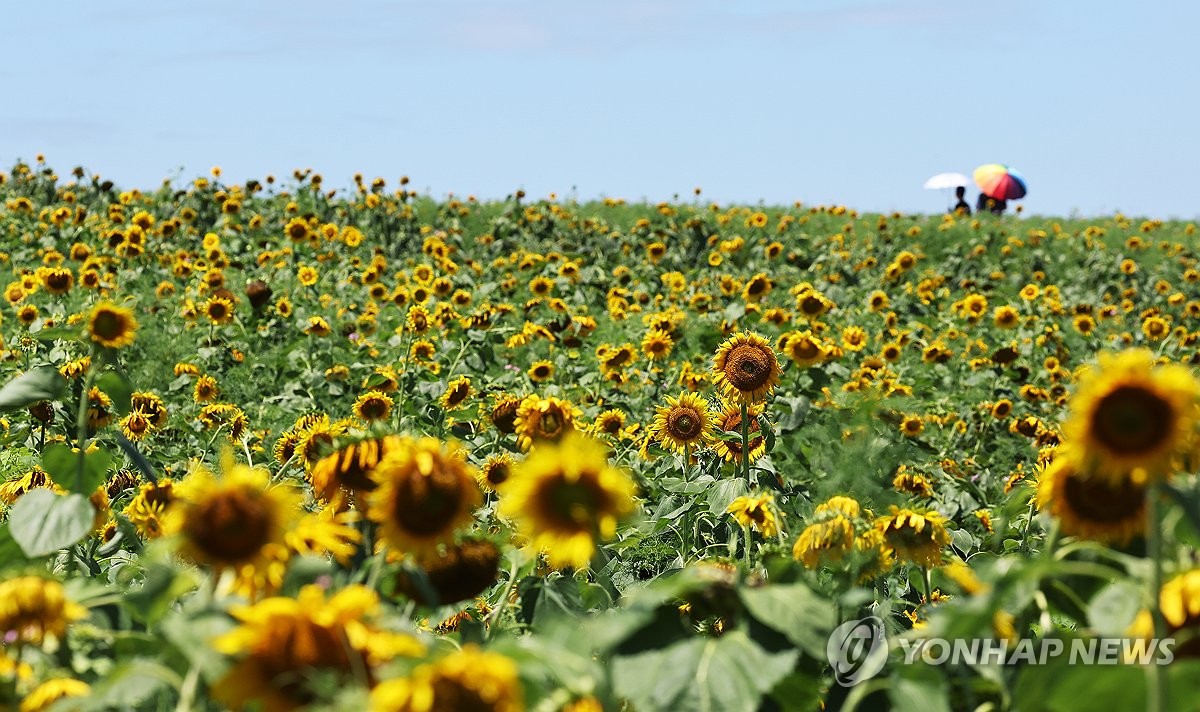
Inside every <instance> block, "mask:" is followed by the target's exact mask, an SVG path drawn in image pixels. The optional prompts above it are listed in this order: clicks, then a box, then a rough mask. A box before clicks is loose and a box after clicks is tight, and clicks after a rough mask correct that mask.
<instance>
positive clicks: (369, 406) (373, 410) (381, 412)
mask: <svg viewBox="0 0 1200 712" xmlns="http://www.w3.org/2000/svg"><path fill="white" fill-rule="evenodd" d="M387 410H388V407H387V403H385V402H384V401H383V399H382V398H368V399H367V400H365V401H363V404H362V414H363V417H364V418H367V419H368V420H378V419H379V418H382V417H383V416H385V415H387Z"/></svg>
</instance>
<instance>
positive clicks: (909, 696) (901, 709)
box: [888, 665, 1034, 712]
mask: <svg viewBox="0 0 1200 712" xmlns="http://www.w3.org/2000/svg"><path fill="white" fill-rule="evenodd" d="M891 683H892V684H891V685H889V686H888V701H889V702H890V703H891V707H890V709H893V710H897V711H898V712H950V700H949V699H948V698H947V693H948V692H949V686H948V685H947V680H946V679H945V677H944V676H943V673H942V672H941V670H939V669H938V668H935V667H932V666H929V665H901V666H898V669H897V670H896V673H895V674H894V675H892V679H891ZM1030 709H1034V708H1030Z"/></svg>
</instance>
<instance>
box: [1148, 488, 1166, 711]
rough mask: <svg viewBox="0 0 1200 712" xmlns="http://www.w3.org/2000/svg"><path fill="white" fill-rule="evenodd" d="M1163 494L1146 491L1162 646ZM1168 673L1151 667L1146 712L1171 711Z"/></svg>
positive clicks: (1154, 612)
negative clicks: (1161, 510)
mask: <svg viewBox="0 0 1200 712" xmlns="http://www.w3.org/2000/svg"><path fill="white" fill-rule="evenodd" d="M1161 491H1162V488H1161V485H1159V483H1157V482H1156V483H1153V484H1151V485H1150V486H1149V487H1147V488H1146V555H1147V556H1149V557H1150V615H1151V617H1152V618H1153V620H1154V639H1155V642H1156V643H1158V644H1160V645H1161V641H1162V640H1163V639H1165V638H1166V637H1167V622H1166V619H1164V618H1163V613H1162V605H1161V592H1162V579H1163V571H1162V530H1161V528H1160V526H1159V524H1160V522H1159V502H1158V500H1159V494H1160V492H1161ZM1166 673H1167V671H1166V668H1165V667H1164V666H1162V665H1151V666H1150V668H1149V675H1150V680H1149V684H1148V685H1147V689H1146V693H1147V694H1146V709H1147V710H1148V711H1149V712H1163V711H1164V710H1167V709H1169V707H1170V706H1169V704H1168V702H1167V699H1168V691H1167V674H1166Z"/></svg>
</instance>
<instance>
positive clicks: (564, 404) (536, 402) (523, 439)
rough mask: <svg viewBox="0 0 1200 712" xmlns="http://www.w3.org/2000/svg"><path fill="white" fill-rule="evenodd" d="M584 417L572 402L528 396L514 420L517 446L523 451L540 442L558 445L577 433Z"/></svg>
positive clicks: (522, 402)
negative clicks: (576, 429)
mask: <svg viewBox="0 0 1200 712" xmlns="http://www.w3.org/2000/svg"><path fill="white" fill-rule="evenodd" d="M493 412H494V411H493ZM581 415H582V413H581V412H580V410H579V408H577V407H576V406H575V405H574V404H572V403H571V402H570V401H565V400H563V399H561V398H555V397H553V396H550V397H546V398H542V397H541V396H528V397H526V398H525V399H524V400H522V401H521V403H520V405H518V406H517V414H516V418H515V419H514V420H513V428H514V431H515V432H516V433H517V443H518V444H519V445H520V446H521V449H522V450H528V449H529V448H530V447H531V446H533V444H534V443H536V442H539V441H543V440H544V441H549V442H558V441H559V440H561V439H562V438H563V436H565V435H566V434H567V433H570V432H573V431H574V430H575V421H577V420H578V419H579V417H580V416H581Z"/></svg>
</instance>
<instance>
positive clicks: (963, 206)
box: [950, 185, 971, 215]
mask: <svg viewBox="0 0 1200 712" xmlns="http://www.w3.org/2000/svg"><path fill="white" fill-rule="evenodd" d="M966 194H967V186H965V185H960V186H958V187H957V188H955V189H954V197H955V198H957V199H958V202H957V203H955V204H954V208H953V209H952V210H951V211H950V213H951V214H952V215H970V214H971V204H970V203H968V202H967V200H966V198H965V197H963V196H965V195H966Z"/></svg>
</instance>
